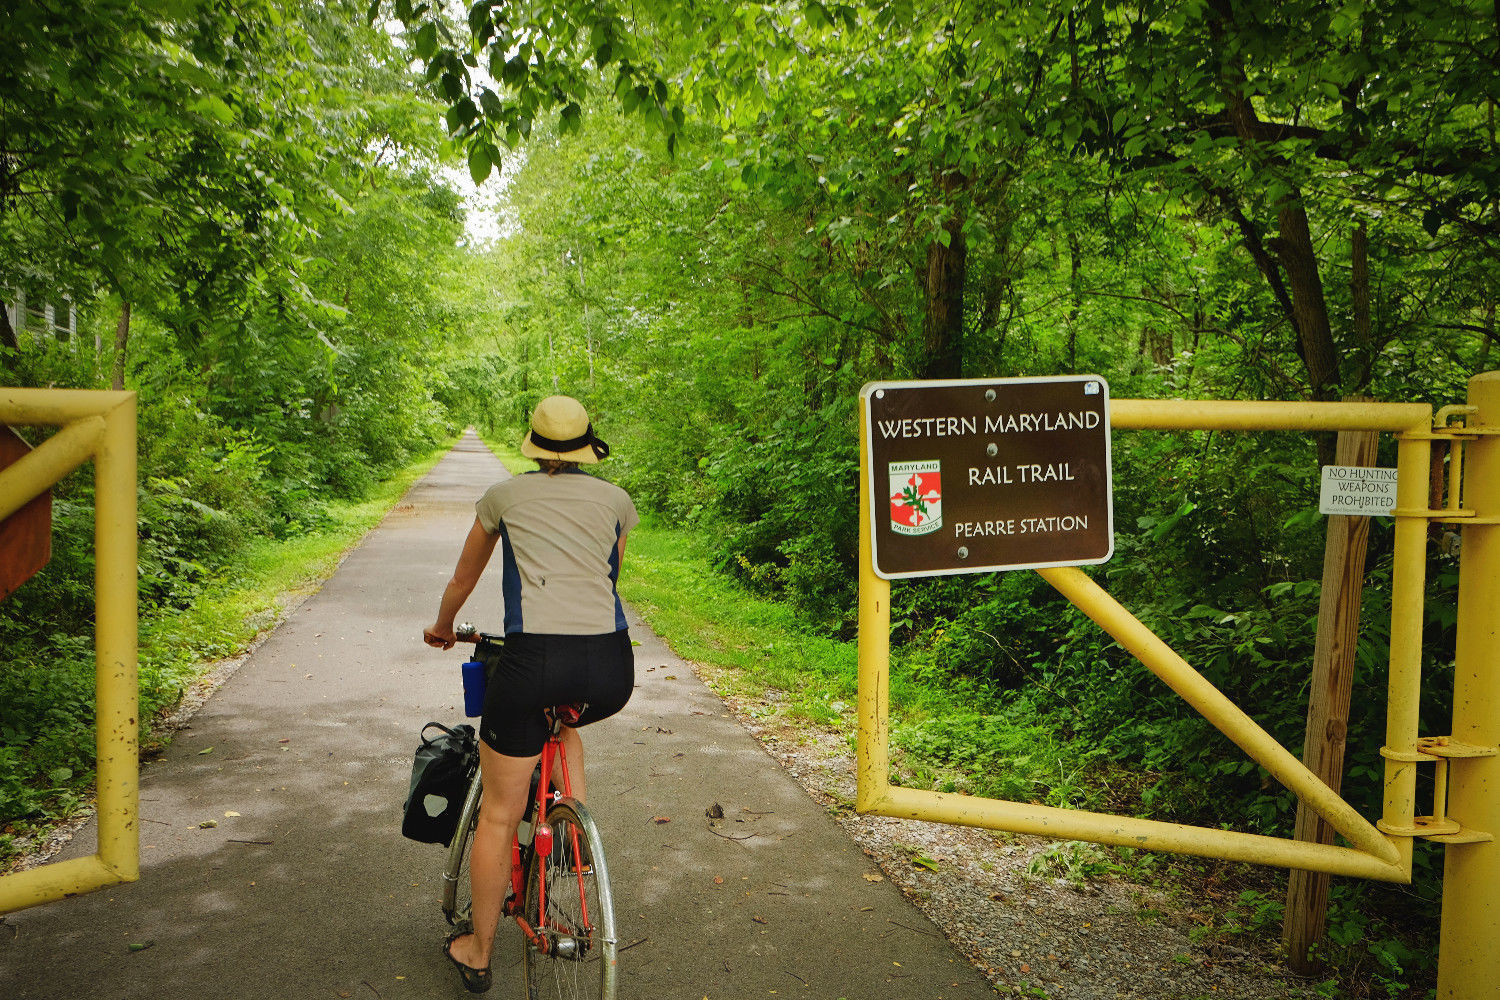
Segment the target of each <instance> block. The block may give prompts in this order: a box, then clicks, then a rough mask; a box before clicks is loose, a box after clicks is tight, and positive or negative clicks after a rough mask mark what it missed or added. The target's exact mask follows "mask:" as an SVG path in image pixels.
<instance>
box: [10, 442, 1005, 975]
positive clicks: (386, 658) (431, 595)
mask: <svg viewBox="0 0 1500 1000" xmlns="http://www.w3.org/2000/svg"><path fill="white" fill-rule="evenodd" d="M504 475H505V472H504V470H503V468H502V467H501V465H500V463H499V462H498V461H497V460H496V459H494V458H493V457H492V456H491V455H490V453H489V452H488V451H487V450H486V449H485V448H484V446H483V445H482V444H481V443H480V441H479V440H478V439H477V438H475V437H473V436H472V435H470V436H468V437H466V438H464V439H463V441H461V442H460V444H459V445H458V446H457V447H456V448H455V449H454V451H453V452H452V453H451V454H449V455H448V456H447V457H446V458H444V459H443V461H442V462H440V463H439V464H438V465H437V466H436V468H435V469H434V470H433V471H432V473H431V474H430V475H428V476H427V478H425V479H424V480H422V481H421V482H420V483H418V484H417V485H416V486H415V487H414V488H413V489H412V490H411V491H410V493H408V495H407V496H406V498H405V499H404V500H403V502H402V503H401V504H400V505H398V506H397V507H396V508H395V509H394V510H393V511H392V512H391V514H390V515H389V516H388V517H387V518H386V519H385V521H384V522H383V523H382V524H381V525H380V527H378V528H377V529H376V530H374V531H373V532H371V533H370V534H369V535H368V536H367V537H366V538H365V540H364V541H363V543H362V544H361V545H360V546H359V547H358V548H357V549H355V550H354V551H353V552H352V553H351V554H350V555H349V557H348V558H347V559H346V560H345V561H344V563H343V564H342V566H341V567H340V568H339V570H338V572H337V573H335V575H334V576H333V577H332V578H331V579H330V580H329V581H328V582H327V584H326V585H325V586H324V587H323V588H322V590H321V591H319V592H318V593H317V594H316V595H314V596H312V597H311V598H309V599H308V600H306V601H305V602H304V603H303V604H301V605H300V606H299V607H298V608H297V609H296V610H295V612H293V613H292V614H291V616H290V617H289V618H288V620H287V621H286V622H285V623H284V624H283V625H282V626H281V627H280V628H278V629H277V630H276V631H275V632H274V633H273V634H271V635H270V636H269V637H268V638H267V639H266V640H265V642H264V643H262V644H261V645H260V646H259V647H258V648H257V649H256V650H255V652H254V653H253V654H252V655H251V656H250V657H249V658H248V659H246V660H245V661H244V662H243V663H242V664H241V665H240V666H239V667H238V669H237V670H236V671H235V672H234V673H233V674H232V676H230V677H229V678H228V680H227V681H226V682H225V683H224V684H223V686H222V687H221V688H220V689H219V690H218V691H217V692H216V693H215V694H214V695H213V696H212V697H211V698H210V699H209V700H208V701H207V702H206V703H205V705H204V706H203V708H202V709H200V710H199V711H198V713H197V714H196V715H195V716H193V718H192V719H191V720H190V722H189V724H188V725H187V726H186V728H184V729H183V730H182V731H181V732H180V733H179V734H178V735H177V737H176V738H175V739H174V740H173V742H172V744H171V746H170V747H169V748H168V749H167V751H166V752H165V753H164V754H163V755H162V756H161V757H160V758H159V759H156V760H154V761H152V762H150V763H148V764H146V765H145V766H144V769H143V774H142V783H141V844H142V853H141V879H140V881H139V882H136V883H133V884H130V885H123V886H117V887H115V888H113V889H107V890H104V891H101V892H97V893H93V894H90V895H87V896H81V897H77V898H74V899H69V900H64V901H61V902H58V903H53V904H49V905H46V906H41V907H36V908H33V909H30V910H24V911H21V912H19V913H14V914H11V915H9V916H8V917H6V918H5V919H4V921H3V923H0V997H5V998H7V1000H44V998H45V1000H53V998H58V997H67V998H69V1000H85V998H98V1000H145V998H150V1000H189V998H190V1000H203V998H206V997H212V998H215V1000H239V998H243V1000H282V998H286V1000H292V998H319V997H339V998H352V997H360V998H367V1000H401V998H418V997H420V998H423V1000H430V998H433V997H442V996H461V995H464V994H463V992H462V987H461V985H460V984H459V982H458V977H457V976H456V975H455V974H454V972H453V970H452V969H451V968H450V967H449V966H448V965H447V963H446V962H444V961H443V960H442V958H441V956H440V955H439V945H440V942H441V941H442V938H443V935H444V933H445V931H446V926H445V924H444V923H443V920H442V917H441V915H440V913H439V909H438V895H439V883H440V878H441V876H440V874H439V868H440V866H441V864H442V860H443V859H442V853H443V852H442V850H441V849H440V848H437V847H434V846H428V845H422V844H415V843H412V842H410V841H406V840H403V839H402V838H401V836H400V832H399V828H400V807H401V801H402V799H403V797H404V795H405V792H406V782H407V777H408V771H409V767H410V761H411V753H412V750H413V749H414V748H415V746H416V740H417V732H418V730H419V728H420V727H421V726H422V724H423V723H426V722H428V721H429V720H439V721H443V722H447V723H453V722H457V721H459V720H460V715H461V707H460V706H461V695H460V685H459V670H458V665H459V663H460V661H461V659H462V657H461V656H460V655H459V652H460V651H458V650H455V651H450V652H448V653H439V652H437V651H434V650H430V649H428V648H427V647H425V646H424V645H423V644H422V642H421V629H422V626H423V625H425V624H428V623H429V621H430V619H431V617H432V614H433V612H434V609H435V607H436V603H437V599H438V596H439V594H440V592H441V590H442V587H443V584H444V583H445V582H446V580H447V578H448V575H449V574H450V573H451V571H452V567H453V561H454V559H455V558H456V556H457V553H458V549H459V546H460V544H461V542H462V539H463V537H464V534H465V532H466V531H467V529H468V526H469V524H470V523H471V521H472V519H473V502H474V500H475V499H477V497H478V496H479V495H480V493H481V492H482V491H483V490H484V488H485V487H486V486H487V485H488V484H489V483H490V482H492V481H494V480H495V479H497V478H500V477H502V476H504ZM625 571H626V572H627V573H628V572H629V559H628V557H627V559H626V567H625ZM498 591H499V586H498V583H497V582H496V581H495V580H494V579H490V578H489V576H487V578H486V580H485V581H484V582H483V583H481V587H480V591H478V592H476V595H475V597H474V598H473V599H472V601H471V603H470V605H469V606H468V607H467V608H466V609H465V614H464V617H465V618H468V619H470V620H473V621H475V622H476V623H477V624H480V625H481V627H484V626H485V625H489V626H491V627H494V626H497V625H498V623H499V621H500V606H499V598H498V596H497V595H498ZM632 632H633V633H634V635H635V636H636V638H637V639H638V640H639V642H640V645H639V646H638V647H637V650H636V656H637V660H636V674H637V677H636V679H637V690H636V692H635V697H634V699H633V700H632V701H631V703H630V705H629V706H628V707H627V708H626V709H625V711H624V712H623V713H621V714H620V715H619V716H617V717H615V718H614V719H611V720H609V721H607V722H604V723H601V724H599V725H597V726H595V727H593V728H592V729H590V730H589V731H588V746H589V750H590V757H589V772H590V791H591V795H590V802H589V806H590V808H591V809H592V810H593V811H594V813H595V815H596V816H597V818H598V820H599V822H600V825H601V827H602V830H603V833H604V837H605V845H606V849H607V851H608V858H609V864H610V871H611V875H612V881H613V883H614V890H615V898H616V908H617V911H618V918H619V925H620V926H619V933H620V939H621V945H622V949H623V951H622V954H621V958H620V968H621V981H620V991H619V995H620V996H621V997H622V998H666V1000H677V998H688V1000H698V998H700V997H708V998H710V1000H720V998H723V1000H740V998H748V997H768V996H773V995H774V996H777V997H781V998H788V997H793V998H808V1000H836V998H839V997H847V998H849V1000H867V998H876V997H878V998H882V1000H886V998H889V1000H901V998H913V1000H915V998H922V1000H936V998H946V1000H968V998H978V997H989V996H993V995H994V989H993V988H992V987H991V986H990V985H989V984H988V982H987V981H986V980H985V978H984V977H983V976H982V975H981V974H980V973H979V972H978V971H976V970H975V969H974V968H973V967H972V966H971V965H970V964H969V962H967V961H966V960H964V958H963V957H962V956H961V955H960V954H959V953H958V952H957V951H955V950H954V949H953V948H952V947H951V946H950V945H949V944H948V943H947V941H946V940H945V939H944V938H943V937H942V935H941V934H939V933H938V932H937V931H936V929H935V928H934V926H933V925H932V924H931V923H930V922H929V921H928V920H927V918H926V917H924V916H923V915H922V914H921V913H919V912H918V911H917V910H916V909H914V908H913V907H912V906H911V904H910V903H908V902H907V900H906V899H905V898H904V897H903V896H902V895H901V893H900V891H899V890H898V889H897V888H896V887H895V886H893V885H892V884H891V882H890V881H889V880H885V879H882V878H881V877H880V876H879V874H878V869H877V868H876V866H875V865H874V864H873V863H872V862H871V861H870V860H869V858H867V857H866V856H865V854H864V853H863V852H862V851H861V850H860V848H859V847H857V846H856V845H855V844H854V843H853V841H851V840H850V839H849V837H848V836H847V835H845V834H844V833H843V832H842V831H841V830H840V829H839V827H838V826H837V825H836V824H835V822H834V821H833V819H832V818H831V817H830V816H829V815H828V812H827V810H826V809H825V808H824V807H822V806H820V805H819V804H818V803H816V802H815V801H814V800H813V799H812V798H810V797H809V796H808V794H807V793H806V792H805V791H804V790H803V788H802V787H801V786H800V785H799V784H798V783H797V782H796V781H795V780H794V779H793V778H792V777H790V776H789V775H788V774H787V773H786V772H785V771H784V770H783V769H782V768H781V767H780V766H779V765H778V764H777V762H776V761H775V760H774V759H773V758H772V757H770V756H769V755H768V754H767V753H766V751H765V750H763V749H762V747H761V746H760V744H759V743H757V742H756V740H755V739H754V738H753V737H752V736H751V735H750V734H749V733H748V732H747V731H746V730H745V729H744V728H743V727H742V726H741V725H740V724H739V723H738V722H736V721H735V719H733V718H732V717H730V715H729V714H728V710H727V709H726V708H725V706H724V704H723V702H721V701H720V699H719V698H718V697H717V696H715V695H714V694H712V693H711V692H710V691H709V690H708V689H707V688H706V687H704V686H703V684H702V683H700V682H699V681H698V679H697V678H696V677H695V676H694V674H693V673H692V671H691V670H690V669H689V668H688V665H687V664H685V663H683V662H682V661H680V660H678V659H677V658H676V657H674V656H673V654H672V653H671V652H670V651H669V650H667V648H666V647H665V646H664V645H663V644H662V643H661V641H660V640H659V639H657V638H656V637H655V636H654V635H652V634H651V633H650V632H649V631H647V630H646V629H645V627H644V626H643V625H642V624H641V622H640V621H639V619H637V618H635V617H634V615H633V613H632ZM92 850H93V831H92V828H91V827H86V828H84V829H83V830H82V831H81V832H80V833H79V834H78V835H77V836H76V837H75V838H74V841H73V843H71V844H70V845H68V847H67V848H65V850H64V853H63V856H71V855H77V854H85V853H88V852H91V851H92ZM517 937H518V932H517V931H516V930H515V928H514V927H511V926H502V928H501V932H500V941H501V947H500V948H499V949H498V950H497V955H496V959H495V972H496V983H495V988H494V990H492V991H491V993H490V996H492V997H497V998H511V997H519V996H521V985H520V970H519V964H518V963H519V960H520V951H519V944H518V942H517Z"/></svg>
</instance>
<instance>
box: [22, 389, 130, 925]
mask: <svg viewBox="0 0 1500 1000" xmlns="http://www.w3.org/2000/svg"><path fill="white" fill-rule="evenodd" d="M0 423H4V424H14V425H23V424H30V425H53V426H59V427H61V429H60V430H59V431H57V433H55V434H53V435H52V436H51V437H50V438H48V439H47V440H46V441H44V442H43V443H42V444H40V445H38V446H37V448H36V449H35V450H34V451H32V452H31V453H30V454H28V455H27V456H26V457H25V458H22V459H21V460H20V461H18V462H16V463H15V464H14V465H11V466H9V467H8V468H6V469H5V470H4V472H3V473H0V520H4V519H5V518H6V517H8V516H10V515H11V514H12V513H14V512H15V511H17V510H20V509H21V508H22V507H23V506H25V505H26V504H27V503H28V502H30V501H31V499H32V498H33V497H36V496H38V495H40V494H41V493H43V492H44V491H46V490H47V489H48V488H50V487H51V486H52V484H54V483H56V482H57V481H58V480H60V479H61V478H62V477H63V476H65V475H67V474H68V473H69V472H72V471H73V470H74V469H76V468H78V467H79V466H80V465H82V464H83V463H84V462H87V461H89V460H90V459H92V460H93V463H94V482H95V491H94V493H95V509H94V596H95V616H94V657H95V664H96V668H95V669H96V675H95V691H96V695H97V697H96V709H95V722H94V725H95V734H96V745H97V758H96V762H95V773H96V775H97V779H96V784H97V787H98V799H97V812H98V819H99V847H98V850H97V851H96V852H95V853H94V854H92V855H90V856H89V857H86V858H74V859H72V860H70V861H60V862H55V863H53V864H47V865H42V866H40V867H38V868H32V869H30V870H29V871H24V872H19V873H17V874H14V875H7V876H5V877H3V878H0V913H7V912H9V911H11V910H18V909H21V908H22V907H26V906H35V905H36V904H38V903H46V902H50V901H52V900H54V899H62V898H63V897H65V896H74V895H77V894H78V893H81V892H89V891H91V890H93V889H101V888H103V887H104V886H107V885H115V884H116V883H119V882H133V881H135V879H136V878H137V877H138V875H139V870H140V835H139V832H138V827H137V823H136V817H137V810H138V801H137V799H138V788H139V775H140V763H139V756H138V753H137V747H136V734H137V733H138V732H139V720H138V718H137V714H138V713H137V702H138V697H137V696H138V691H137V679H136V575H137V570H136V504H135V490H136V482H135V479H136V458H135V438H136V434H135V393H133V392H89V391H84V390H70V389H0Z"/></svg>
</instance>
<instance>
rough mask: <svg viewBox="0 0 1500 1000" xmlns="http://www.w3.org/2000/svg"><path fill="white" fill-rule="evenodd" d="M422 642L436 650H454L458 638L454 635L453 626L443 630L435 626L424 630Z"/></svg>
mask: <svg viewBox="0 0 1500 1000" xmlns="http://www.w3.org/2000/svg"><path fill="white" fill-rule="evenodd" d="M422 641H423V642H425V643H427V645H429V646H432V647H434V648H436V649H452V648H453V646H454V644H455V643H457V642H458V637H457V636H455V635H454V634H453V626H452V625H449V626H448V627H447V628H443V627H441V626H439V625H436V624H434V625H431V626H428V627H427V628H424V629H423V630H422Z"/></svg>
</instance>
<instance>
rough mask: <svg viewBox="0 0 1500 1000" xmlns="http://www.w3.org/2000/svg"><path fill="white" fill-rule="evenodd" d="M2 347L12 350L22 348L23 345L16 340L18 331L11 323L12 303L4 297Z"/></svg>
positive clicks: (0, 317)
mask: <svg viewBox="0 0 1500 1000" xmlns="http://www.w3.org/2000/svg"><path fill="white" fill-rule="evenodd" d="M0 347H4V348H7V349H9V350H12V351H18V350H20V349H21V345H20V344H19V343H18V342H17V341H16V331H15V330H14V329H12V328H11V325H10V303H8V302H6V301H5V300H4V299H0Z"/></svg>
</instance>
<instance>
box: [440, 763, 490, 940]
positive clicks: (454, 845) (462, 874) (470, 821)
mask: <svg viewBox="0 0 1500 1000" xmlns="http://www.w3.org/2000/svg"><path fill="white" fill-rule="evenodd" d="M483 791H484V785H483V783H482V782H481V781H480V778H479V771H478V770H477V769H476V770H475V771H474V779H473V780H472V781H471V782H469V794H468V795H466V796H464V807H463V810H462V811H461V812H460V813H459V814H458V826H457V827H456V828H455V829H454V831H453V839H452V840H450V841H448V863H447V865H446V866H445V867H444V868H443V916H444V917H446V918H447V920H448V923H450V924H455V925H457V924H462V923H469V924H472V923H473V907H472V905H471V904H472V898H471V893H472V891H473V890H472V889H471V888H470V883H469V855H470V853H471V852H470V848H471V847H472V846H473V844H474V829H475V827H477V826H478V825H479V801H480V799H481V798H482V797H483Z"/></svg>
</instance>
